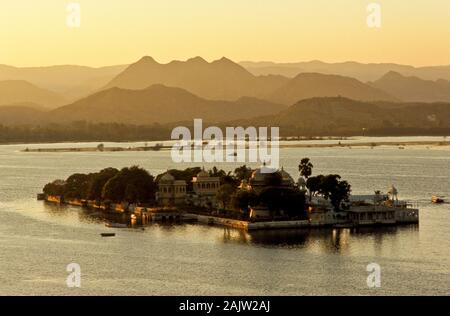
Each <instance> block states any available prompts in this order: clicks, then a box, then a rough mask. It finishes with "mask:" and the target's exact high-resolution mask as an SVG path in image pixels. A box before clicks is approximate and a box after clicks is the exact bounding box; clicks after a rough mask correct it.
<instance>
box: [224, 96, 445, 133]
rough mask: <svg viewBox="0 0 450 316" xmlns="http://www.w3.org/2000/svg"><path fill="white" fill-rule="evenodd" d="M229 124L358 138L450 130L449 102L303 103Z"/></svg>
mask: <svg viewBox="0 0 450 316" xmlns="http://www.w3.org/2000/svg"><path fill="white" fill-rule="evenodd" d="M230 124H240V125H245V126H247V125H249V126H279V127H280V133H281V134H284V135H342V134H349V135H361V134H362V133H363V129H365V130H367V131H370V130H373V129H378V130H383V129H384V130H387V131H392V130H401V129H416V130H422V129H433V128H434V129H437V128H447V129H449V128H450V103H430V104H426V103H389V102H362V101H355V100H351V99H348V98H343V97H333V98H311V99H306V100H302V101H300V102H298V103H296V104H294V105H292V106H290V107H289V108H288V109H286V110H284V111H281V112H280V113H279V114H276V115H271V116H265V117H259V118H252V119H248V120H240V121H235V122H232V123H230Z"/></svg>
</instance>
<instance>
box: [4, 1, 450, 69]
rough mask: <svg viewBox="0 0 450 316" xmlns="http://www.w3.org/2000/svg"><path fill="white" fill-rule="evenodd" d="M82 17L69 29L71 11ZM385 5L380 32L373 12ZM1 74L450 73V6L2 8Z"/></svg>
mask: <svg viewBox="0 0 450 316" xmlns="http://www.w3.org/2000/svg"><path fill="white" fill-rule="evenodd" d="M70 2H77V3H79V4H80V7H81V25H80V27H79V28H69V27H68V26H67V24H66V19H67V15H68V14H69V13H68V12H67V11H66V6H67V4H68V3H70ZM371 2H377V3H380V4H381V9H382V11H381V14H382V15H381V17H382V25H381V28H369V27H368V26H367V23H366V19H367V15H368V13H367V11H366V8H367V5H368V4H369V3H371ZM0 43H1V45H0V64H10V65H16V66H41V65H53V64H83V65H90V66H102V65H112V64H121V63H130V62H134V61H135V60H137V59H139V58H140V57H142V56H143V55H151V56H153V57H154V58H155V59H156V60H158V61H160V62H167V61H170V60H172V59H187V58H189V57H193V56H198V55H199V56H202V57H204V58H205V59H207V60H212V59H217V58H220V57H222V56H226V57H229V58H231V59H233V60H235V61H242V60H254V61H258V60H272V61H280V62H287V61H305V60H312V59H320V60H324V61H347V60H355V61H361V62H396V63H404V64H413V65H419V66H420V65H437V64H449V65H450V1H449V0H408V1H406V0H379V1H368V0H327V1H326V0H308V1H306V0H127V1H125V0H75V1H64V0H1V1H0Z"/></svg>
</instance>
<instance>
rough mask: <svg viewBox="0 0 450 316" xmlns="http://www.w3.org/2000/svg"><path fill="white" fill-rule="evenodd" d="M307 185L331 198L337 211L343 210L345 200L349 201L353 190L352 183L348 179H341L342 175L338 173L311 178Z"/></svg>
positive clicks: (311, 189) (326, 197)
mask: <svg viewBox="0 0 450 316" xmlns="http://www.w3.org/2000/svg"><path fill="white" fill-rule="evenodd" d="M307 186H308V188H309V189H310V192H315V193H319V194H321V195H322V196H323V197H324V198H325V199H327V200H330V202H331V205H333V207H334V210H335V211H336V212H338V211H340V210H341V204H342V202H343V201H348V199H349V196H350V192H351V186H350V184H349V183H348V182H347V181H341V176H340V175H337V174H330V175H327V176H322V175H320V176H317V177H312V178H309V179H308V181H307Z"/></svg>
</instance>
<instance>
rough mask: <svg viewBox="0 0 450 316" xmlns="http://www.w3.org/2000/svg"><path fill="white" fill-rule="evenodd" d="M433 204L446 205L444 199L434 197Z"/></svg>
mask: <svg viewBox="0 0 450 316" xmlns="http://www.w3.org/2000/svg"><path fill="white" fill-rule="evenodd" d="M431 202H433V203H434V204H441V203H444V202H445V201H444V199H443V198H442V197H439V196H436V195H434V196H433V197H432V198H431Z"/></svg>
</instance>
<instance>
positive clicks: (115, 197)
mask: <svg viewBox="0 0 450 316" xmlns="http://www.w3.org/2000/svg"><path fill="white" fill-rule="evenodd" d="M155 192H156V185H155V182H154V178H153V176H152V175H150V174H149V173H148V172H147V171H146V170H144V169H142V168H139V167H138V166H133V167H131V168H123V169H122V170H120V171H119V172H118V173H117V174H116V175H115V176H114V177H112V178H111V179H109V180H108V181H107V182H106V184H105V186H104V187H103V190H102V198H103V199H104V200H111V201H113V202H122V201H127V202H130V203H131V202H133V203H135V202H136V203H145V202H152V201H154V199H155Z"/></svg>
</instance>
